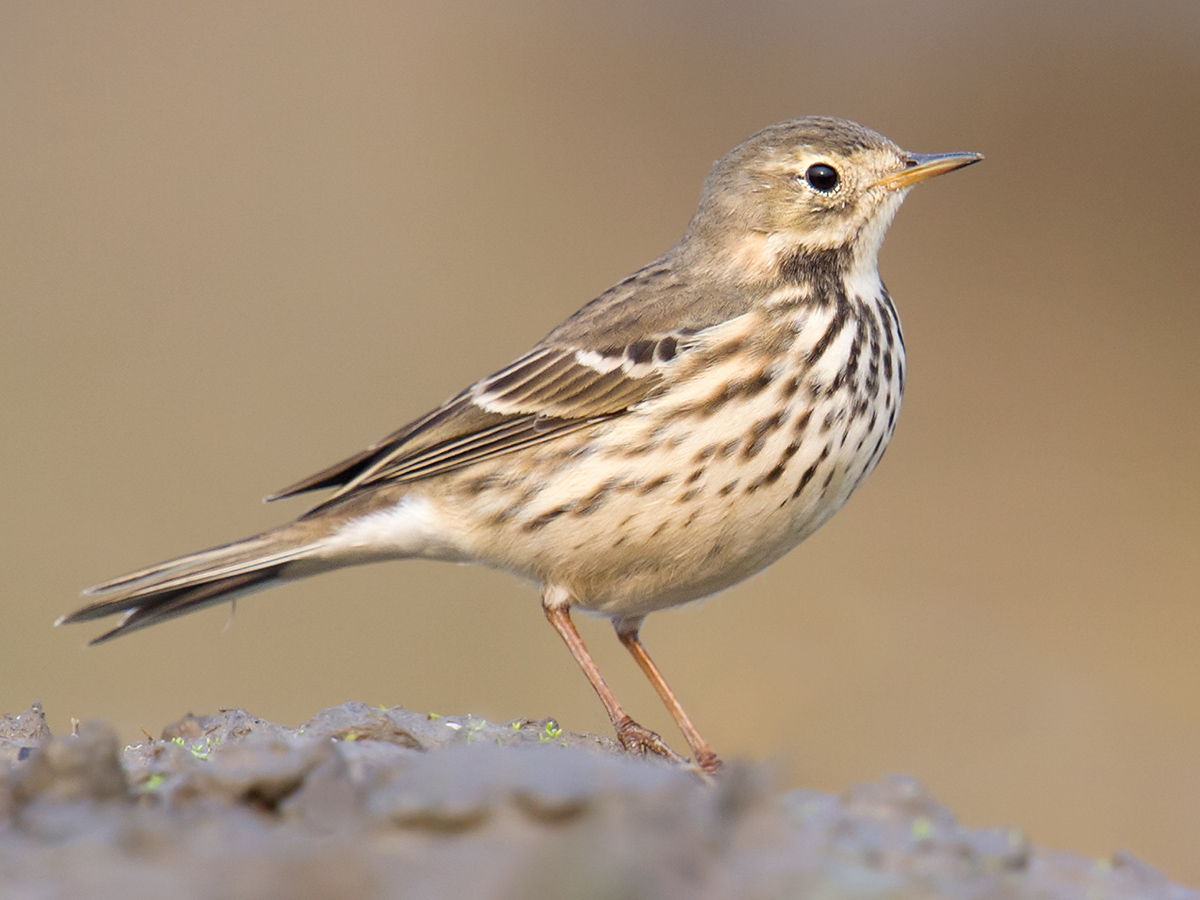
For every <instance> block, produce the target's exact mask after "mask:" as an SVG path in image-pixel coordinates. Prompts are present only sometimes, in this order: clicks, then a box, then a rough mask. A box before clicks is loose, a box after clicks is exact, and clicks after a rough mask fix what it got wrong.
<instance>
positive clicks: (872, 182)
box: [684, 116, 983, 281]
mask: <svg viewBox="0 0 1200 900" xmlns="http://www.w3.org/2000/svg"><path fill="white" fill-rule="evenodd" d="M982 158H983V157H982V156H980V155H979V154H977V153H940V154H919V153H908V152H906V151H904V150H901V149H900V148H899V147H897V146H896V145H895V144H894V143H892V142H891V141H890V140H888V139H887V138H885V137H884V136H883V135H881V134H878V133H877V132H874V131H872V130H871V129H869V128H864V127H862V126H861V125H857V124H855V123H854V122H849V121H846V120H845V119H835V118H828V117H823V116H810V117H806V118H803V119H793V120H791V121H788V122H781V123H779V124H777V125H771V126H770V127H768V128H765V129H763V130H762V131H760V132H759V133H758V134H756V135H754V136H753V137H751V138H750V139H748V140H747V141H745V142H744V143H742V144H740V145H739V146H737V147H735V148H734V149H733V150H731V151H730V152H729V153H728V154H726V155H725V156H724V157H723V158H722V159H720V160H718V161H717V163H716V164H715V165H714V166H713V169H712V172H711V173H710V174H709V176H708V179H707V181H706V182H705V185H704V194H703V197H702V199H701V201H700V207H699V209H698V210H697V212H696V215H695V217H694V218H693V220H692V223H691V225H690V226H689V228H688V232H687V235H686V236H685V239H684V243H685V245H686V244H687V243H689V242H695V244H697V245H698V246H697V248H699V247H701V246H702V247H703V248H704V249H703V251H702V252H703V254H704V256H706V257H707V258H709V259H714V260H717V259H719V260H721V262H720V263H719V265H721V266H723V267H725V271H724V272H723V273H720V274H725V275H731V276H733V277H734V278H736V279H738V280H743V281H766V280H772V279H774V278H778V277H780V276H781V275H782V276H783V277H785V278H786V277H787V276H788V273H789V272H790V273H793V274H795V275H798V276H801V277H802V276H803V274H804V272H805V270H806V269H811V270H812V271H828V270H829V268H830V267H834V268H836V269H840V270H841V271H842V272H843V273H846V272H849V271H850V270H853V269H858V270H860V271H864V270H869V271H871V272H874V270H875V265H876V260H877V258H878V254H879V247H880V245H881V244H882V242H883V235H884V233H885V232H886V231H887V228H888V226H889V225H890V224H891V222H892V217H893V216H895V214H896V210H897V209H899V207H900V203H901V201H903V199H904V196H905V194H907V193H908V191H909V189H910V188H911V187H912V186H913V185H914V184H916V183H917V182H919V181H924V180H925V179H927V178H932V177H933V176H935V175H940V174H942V173H944V172H950V171H953V170H954V169H959V168H962V167H963V166H967V165H970V164H971V163H974V162H978V161H979V160H980V159H982ZM713 274H718V273H713Z"/></svg>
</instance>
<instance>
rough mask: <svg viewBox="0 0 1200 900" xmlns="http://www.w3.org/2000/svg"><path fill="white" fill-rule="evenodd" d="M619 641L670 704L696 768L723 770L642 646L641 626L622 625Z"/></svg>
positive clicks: (618, 631) (715, 755)
mask: <svg viewBox="0 0 1200 900" xmlns="http://www.w3.org/2000/svg"><path fill="white" fill-rule="evenodd" d="M639 624H640V623H639ZM617 638H618V639H619V640H620V641H621V643H622V644H624V645H625V649H626V650H628V651H629V652H630V653H631V654H633V658H634V659H636V660H637V664H638V665H639V666H641V667H642V671H643V672H645V673H646V677H647V678H649V679H650V683H651V684H652V685H654V689H655V690H656V691H658V696H660V697H661V698H662V702H663V703H664V704H666V707H667V709H668V710H669V711H670V713H671V716H672V718H674V719H675V724H677V725H678V726H679V730H680V731H682V732H683V736H684V737H685V738H686V739H687V742H688V746H689V747H691V748H692V758H693V759H695V760H696V765H698V766H699V767H700V768H701V769H702V770H703V771H705V772H707V773H708V774H709V775H712V774H714V773H715V772H717V771H718V770H719V769H720V768H721V760H720V758H719V757H718V756H717V754H716V753H714V752H713V750H712V748H711V747H710V746H708V741H706V740H704V738H702V737H701V736H700V732H699V731H697V730H696V726H695V725H693V724H692V720H691V719H690V718H688V714H687V712H685V711H684V708H683V705H682V704H681V703H680V702H679V701H678V700H677V699H675V694H674V693H673V692H672V691H671V688H670V686H669V685H668V684H667V682H666V680H665V679H664V678H663V677H662V673H661V672H660V671H658V666H656V665H655V664H654V660H652V659H651V658H650V654H649V653H647V652H646V648H645V647H643V646H642V642H641V641H640V640H639V639H638V628H637V625H636V624H635V625H634V626H633V627H632V628H626V629H624V630H623V629H622V628H621V627H620V626H619V625H618V626H617Z"/></svg>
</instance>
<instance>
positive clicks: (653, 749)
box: [617, 716, 688, 765]
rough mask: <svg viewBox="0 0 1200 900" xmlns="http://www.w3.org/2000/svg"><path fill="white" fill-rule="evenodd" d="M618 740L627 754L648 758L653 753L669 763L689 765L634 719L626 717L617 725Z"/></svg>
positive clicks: (664, 742)
mask: <svg viewBox="0 0 1200 900" xmlns="http://www.w3.org/2000/svg"><path fill="white" fill-rule="evenodd" d="M617 740H618V741H620V742H621V746H622V747H624V748H625V752H626V753H633V754H637V755H640V756H647V755H649V754H651V753H653V754H654V755H655V756H661V757H662V758H663V759H665V760H668V761H669V762H673V763H678V764H680V765H687V764H688V761H687V760H686V759H684V758H683V757H682V756H680V755H679V754H678V753H676V752H675V751H674V750H672V749H671V748H670V747H668V746H667V742H666V741H664V740H663V739H662V738H661V737H659V736H658V735H657V734H655V733H654V732H653V731H651V730H650V729H649V728H643V727H642V726H641V725H639V724H638V723H637V722H635V721H633V719H631V718H629V717H628V716H626V717H625V718H624V719H622V720H621V721H620V722H618V723H617Z"/></svg>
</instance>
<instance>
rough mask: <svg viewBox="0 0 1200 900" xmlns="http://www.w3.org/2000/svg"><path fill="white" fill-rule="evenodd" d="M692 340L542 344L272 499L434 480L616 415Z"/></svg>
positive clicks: (651, 386)
mask: <svg viewBox="0 0 1200 900" xmlns="http://www.w3.org/2000/svg"><path fill="white" fill-rule="evenodd" d="M688 337H689V336H688V335H675V334H665V335H657V336H655V337H653V338H643V339H641V340H638V341H635V342H633V343H632V344H629V345H627V346H625V347H621V348H606V349H604V350H599V351H598V350H584V349H580V348H572V347H556V346H550V345H545V344H543V345H540V346H538V347H537V348H535V349H534V350H532V351H530V352H529V353H527V354H525V355H524V356H522V357H521V358H520V359H518V360H517V361H516V362H514V363H512V364H511V365H509V366H508V367H506V368H504V369H502V370H501V371H499V372H497V373H496V374H495V375H492V376H491V377H489V378H485V379H483V380H482V381H479V382H477V383H476V384H474V385H472V386H471V387H470V388H468V389H467V390H465V391H463V392H462V393H461V394H459V395H458V396H456V397H454V398H452V399H450V400H449V401H447V402H446V403H444V404H442V406H440V407H438V408H437V409H436V410H434V411H433V412H431V413H430V414H429V415H427V416H425V417H424V418H421V419H418V420H417V421H416V422H413V423H411V424H409V425H407V426H405V427H404V428H402V429H400V430H399V431H397V432H395V433H393V434H391V435H388V436H387V437H386V438H384V439H383V440H381V441H378V442H377V443H375V444H373V445H372V446H370V447H368V448H367V449H366V450H363V451H362V452H361V453H358V454H356V455H354V456H352V457H350V458H349V459H346V460H343V461H342V462H340V463H338V464H336V465H334V466H331V467H329V468H328V469H325V470H323V471H321V472H318V473H317V474H315V475H313V476H311V477H309V478H306V479H304V480H303V481H300V482H298V483H296V484H294V485H292V486H290V487H288V488H285V489H284V490H282V491H280V492H279V493H277V494H274V495H272V496H271V497H268V498H267V499H269V500H275V499H278V498H281V497H290V496H292V495H295V494H300V493H303V492H305V491H311V490H317V489H319V488H328V487H336V488H339V490H338V494H337V496H340V495H342V494H344V493H346V492H348V491H351V490H354V489H356V488H361V487H365V486H369V485H373V484H378V483H382V482H387V483H391V484H400V483H404V482H409V481H416V480H418V479H422V478H429V477H431V476H434V475H440V474H442V473H444V472H449V471H452V470H455V469H460V468H463V467H464V466H468V465H471V464H472V463H476V462H479V461H481V460H485V459H491V458H494V457H496V456H500V455H502V454H506V453H512V452H514V451H516V450H520V449H522V448H524V447H528V446H531V445H533V444H540V443H542V442H544V441H548V440H551V439H553V438H556V437H559V436H561V435H564V434H567V433H570V432H572V431H576V430H578V429H580V428H585V427H587V426H588V425H591V424H594V423H596V422H599V421H602V420H603V419H607V418H610V417H612V416H616V415H620V414H621V413H623V412H625V411H626V410H628V409H630V408H631V407H633V406H635V405H636V404H638V403H640V402H641V401H642V400H644V399H646V398H647V397H649V396H651V395H652V394H653V393H654V392H655V390H657V389H658V387H659V386H660V385H661V384H662V381H663V377H664V370H665V369H666V368H667V367H668V366H670V365H671V364H672V362H673V361H674V359H675V357H676V356H677V355H678V354H679V353H680V352H682V350H683V349H685V348H686V346H687V341H688Z"/></svg>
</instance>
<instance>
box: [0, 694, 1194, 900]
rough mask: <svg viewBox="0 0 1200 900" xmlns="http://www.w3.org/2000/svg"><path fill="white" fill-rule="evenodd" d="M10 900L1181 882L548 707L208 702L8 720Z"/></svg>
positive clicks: (792, 892)
mask: <svg viewBox="0 0 1200 900" xmlns="http://www.w3.org/2000/svg"><path fill="white" fill-rule="evenodd" d="M0 897H3V898H5V900H60V898H62V900H66V898H88V900H105V898H121V900H139V898H156V900H158V898H171V900H191V898H214V897H216V898H229V900H240V898H255V900H275V898H279V900H284V898H287V900H306V898H313V900H317V898H343V897H344V898H355V900H370V898H417V897H422V898H423V897H430V898H432V897H438V898H444V897H471V898H530V897H553V898H581V900H582V898H605V900H617V898H620V900H625V898H642V897H645V898H677V897H678V898H684V897H686V898H747V900H749V898H776V897H780V898H783V897H819V898H841V897H853V898H876V897H889V898H890V897H904V898H924V897H952V898H956V897H962V898H973V900H980V898H987V900H1003V898H1009V897H1013V898H1017V897H1021V898H1025V897H1039V898H1043V897H1044V898H1059V897H1061V898H1080V900H1097V898H1104V900H1110V898H1111V900H1117V898H1134V897H1137V898H1163V900H1168V898H1169V900H1200V892H1197V891H1191V890H1188V889H1185V888H1182V887H1179V886H1176V885H1172V884H1169V883H1168V882H1167V881H1166V879H1165V878H1164V877H1163V876H1162V875H1161V874H1160V873H1158V872H1157V871H1156V870H1154V869H1152V868H1151V867H1149V866H1147V865H1145V864H1143V863H1140V862H1138V861H1137V860H1136V859H1133V858H1132V857H1130V856H1128V855H1123V854H1116V855H1114V856H1113V857H1111V858H1110V859H1105V860H1095V859H1087V858H1084V857H1081V856H1077V855H1074V854H1070V853H1061V852H1055V851H1048V850H1043V849H1041V848H1038V847H1034V846H1032V845H1030V844H1029V843H1028V842H1027V841H1026V840H1025V838H1024V837H1023V836H1022V835H1021V833H1020V832H1019V831H1016V830H1013V829H1007V828H1001V829H984V830H975V831H972V830H967V829H965V828H963V827H962V826H960V825H958V824H957V822H955V820H954V817H953V816H952V815H951V814H950V812H949V811H947V810H946V809H944V808H943V807H941V806H939V805H938V803H937V802H936V801H934V800H933V798H931V797H930V796H929V795H928V794H927V793H926V792H925V791H924V790H923V789H922V788H921V786H920V785H919V784H917V783H916V782H914V781H913V780H912V779H909V778H905V777H903V776H893V777H891V778H888V779H885V780H883V781H880V782H878V783H876V784H868V785H860V786H858V787H856V788H854V789H852V790H851V791H849V792H848V793H846V794H844V795H842V796H840V797H835V796H830V795H826V794H820V793H816V792H813V791H805V790H798V791H790V792H787V793H782V794H780V793H776V792H773V791H772V790H771V787H770V777H769V775H768V774H767V773H766V771H765V770H763V769H760V768H756V767H754V766H750V765H736V764H735V765H731V766H729V767H728V768H727V769H726V771H725V772H724V773H723V774H722V776H721V777H720V778H718V779H717V780H715V781H708V780H706V779H704V778H702V777H700V776H699V775H698V774H696V773H695V772H693V771H690V770H688V769H684V768H679V767H675V766H672V765H669V764H667V763H663V762H659V761H655V760H641V759H631V758H628V757H627V756H625V755H624V754H623V753H622V752H621V750H620V748H619V747H618V746H616V745H615V743H614V742H613V741H611V740H608V739H606V738H600V737H596V736H594V735H587V734H575V733H571V732H567V731H564V730H562V729H560V728H559V727H558V725H557V724H556V723H555V722H554V721H553V720H549V719H545V720H540V721H530V720H518V721H514V722H507V723H502V724H497V723H492V722H487V721H485V720H482V719H476V718H472V717H469V716H468V717H457V716H446V717H438V716H433V715H425V714H422V713H414V712H410V711H408V710H405V709H400V708H394V709H379V708H372V707H368V706H366V705H364V704H361V703H347V704H344V705H343V706H339V707H334V708H332V709H327V710H325V711H323V712H321V713H319V714H317V715H316V716H315V717H313V719H312V720H310V721H309V722H307V723H305V724H304V725H302V726H301V727H299V728H284V727H282V726H280V725H275V724H272V723H270V722H266V721H263V720H262V719H258V718H255V717H254V716H252V715H249V714H247V713H246V712H244V711H242V710H225V711H222V712H221V713H220V714H218V715H215V716H188V717H187V718H185V719H183V720H181V721H180V722H177V723H175V724H174V725H171V726H169V727H168V728H167V729H165V731H164V732H163V735H162V737H161V738H160V739H157V740H150V739H147V740H145V741H142V742H141V743H138V744H134V745H132V746H129V747H125V748H122V747H121V746H120V743H119V741H118V740H117V735H116V734H115V733H114V732H113V730H112V729H111V728H109V727H108V726H106V725H105V724H103V723H85V724H83V725H81V726H79V728H78V729H77V732H76V733H75V734H73V735H68V736H64V737H53V736H52V735H51V734H50V731H49V729H48V728H47V726H46V722H45V718H44V716H43V714H42V710H41V708H40V706H38V705H37V704H34V705H33V706H32V707H31V708H30V709H28V710H26V711H25V712H23V713H21V714H19V715H10V716H5V717H4V719H3V722H0Z"/></svg>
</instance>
